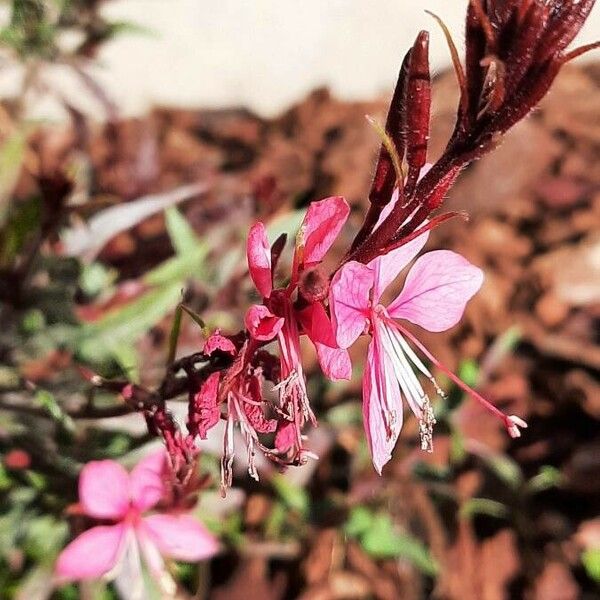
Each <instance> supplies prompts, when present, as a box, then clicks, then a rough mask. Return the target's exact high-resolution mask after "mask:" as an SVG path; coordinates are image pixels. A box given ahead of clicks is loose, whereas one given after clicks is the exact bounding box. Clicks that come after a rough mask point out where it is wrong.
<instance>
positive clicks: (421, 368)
mask: <svg viewBox="0 0 600 600" xmlns="http://www.w3.org/2000/svg"><path fill="white" fill-rule="evenodd" d="M392 323H393V324H394V325H396V322H395V321H392ZM398 340H399V341H400V344H401V345H402V349H403V350H404V352H405V353H406V355H407V356H408V358H409V359H410V360H411V362H412V363H413V365H415V367H417V369H419V371H421V373H423V375H425V377H427V379H429V381H431V383H432V384H433V387H434V388H435V392H436V394H437V395H438V396H439V397H440V398H441V399H442V400H445V399H446V397H447V395H446V392H444V390H443V389H442V388H441V387H440V386H439V384H438V382H437V381H436V379H435V377H434V376H433V375H432V374H431V372H430V371H429V369H428V368H427V367H426V366H425V365H424V364H423V363H422V362H421V359H420V358H419V357H418V356H417V355H416V354H415V352H414V350H413V349H412V348H411V347H410V346H409V345H408V342H407V341H406V340H405V339H404V338H403V337H402V336H401V335H400V333H398Z"/></svg>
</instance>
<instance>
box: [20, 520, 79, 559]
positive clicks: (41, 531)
mask: <svg viewBox="0 0 600 600" xmlns="http://www.w3.org/2000/svg"><path fill="white" fill-rule="evenodd" d="M68 535H69V527H68V525H67V523H66V522H65V521H57V520H56V519H54V518H53V517H51V516H49V515H44V516H40V517H36V518H34V519H31V520H30V521H29V523H28V527H27V535H26V537H25V546H24V549H25V552H26V553H27V555H28V556H29V557H30V558H31V559H32V560H34V561H35V562H38V563H43V564H52V563H53V562H54V558H55V557H56V555H57V554H58V552H59V551H60V550H61V548H62V546H63V544H64V542H65V540H66V539H67V537H68Z"/></svg>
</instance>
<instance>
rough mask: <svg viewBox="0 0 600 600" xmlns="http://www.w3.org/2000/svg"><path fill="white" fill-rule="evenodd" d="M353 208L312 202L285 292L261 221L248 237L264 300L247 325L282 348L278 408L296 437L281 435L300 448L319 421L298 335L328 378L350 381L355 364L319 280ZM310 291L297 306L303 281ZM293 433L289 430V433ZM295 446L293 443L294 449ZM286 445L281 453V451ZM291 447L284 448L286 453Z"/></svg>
mask: <svg viewBox="0 0 600 600" xmlns="http://www.w3.org/2000/svg"><path fill="white" fill-rule="evenodd" d="M349 212H350V209H349V207H348V204H347V202H346V201H345V200H344V199H343V198H341V197H339V196H335V197H331V198H326V199H325V200H321V201H319V202H313V203H312V204H311V205H310V207H309V208H308V211H307V212H306V216H305V218H304V221H303V223H302V225H301V227H300V230H299V231H298V235H297V236H296V246H295V251H294V258H293V263H292V276H291V279H290V282H289V284H288V285H287V286H286V287H282V288H278V289H274V286H273V281H274V276H275V273H274V270H275V266H276V265H275V264H274V262H276V261H275V260H274V257H273V254H274V253H273V250H272V249H271V247H270V245H269V241H268V239H267V232H266V229H265V226H264V225H263V224H262V223H260V222H258V223H256V224H255V225H254V226H253V227H252V228H251V229H250V233H249V235H248V246H247V256H248V267H249V271H250V276H251V278H252V281H253V282H254V285H255V286H256V289H257V290H258V291H259V292H260V294H261V296H262V297H263V304H260V305H255V306H252V307H250V308H249V309H248V312H247V313H246V319H245V324H246V328H247V329H248V331H249V332H250V335H251V336H252V337H253V338H254V339H256V340H258V341H261V342H265V341H270V340H273V339H275V338H276V339H277V341H278V343H279V349H280V362H281V383H280V384H279V390H280V409H281V410H282V411H283V412H284V413H286V414H287V415H288V418H289V420H290V422H292V423H293V424H294V430H295V436H291V435H289V434H288V435H286V436H280V437H279V439H280V440H283V439H284V438H285V439H286V440H288V441H289V442H290V446H289V447H292V446H296V447H297V448H300V446H301V428H302V425H303V424H304V422H305V421H306V420H311V421H313V422H315V418H314V415H313V413H312V411H311V409H310V405H309V402H308V397H307V393H306V383H305V379H304V372H303V369H302V365H301V362H300V335H301V334H302V333H305V334H306V335H307V336H308V337H309V338H310V340H311V341H312V342H313V344H314V346H315V349H316V351H317V355H318V359H319V364H320V365H321V368H322V369H323V372H324V373H325V375H326V376H327V377H329V378H330V379H334V380H336V379H348V378H349V377H350V375H351V370H352V367H351V364H350V358H349V356H348V353H347V351H346V350H345V349H341V348H339V347H338V345H337V343H336V340H335V336H334V334H333V329H332V326H331V322H330V320H329V317H328V315H327V312H326V310H325V308H324V307H323V304H322V300H323V299H324V298H325V297H326V295H327V291H326V289H325V293H324V294H323V295H322V297H321V295H320V293H319V292H320V289H321V287H322V286H321V285H320V283H321V279H322V277H321V276H320V272H319V270H318V264H319V263H320V262H321V261H322V260H323V257H324V256H325V254H326V252H327V251H328V250H329V248H330V247H331V245H332V244H333V242H334V240H335V238H336V237H337V235H338V234H339V232H340V230H341V229H342V227H343V225H344V223H345V222H346V219H347V218H348V214H349ZM301 279H302V281H303V286H304V287H305V288H306V289H307V290H309V291H310V292H314V293H311V294H310V296H311V297H310V298H307V297H303V303H304V304H303V306H302V307H301V308H300V309H298V308H296V307H295V306H294V302H295V300H294V294H295V292H296V290H297V289H298V285H299V282H300V280H301ZM289 431H290V428H288V432H289ZM292 441H295V443H294V444H292ZM286 445H287V443H286V444H284V443H283V442H281V443H280V444H279V445H278V449H279V450H280V451H283V449H284V446H286ZM287 449H289V448H286V449H285V450H287Z"/></svg>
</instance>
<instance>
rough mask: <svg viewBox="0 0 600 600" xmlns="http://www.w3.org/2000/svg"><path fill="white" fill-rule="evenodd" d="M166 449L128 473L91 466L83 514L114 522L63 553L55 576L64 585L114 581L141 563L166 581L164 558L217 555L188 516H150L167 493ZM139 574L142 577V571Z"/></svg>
mask: <svg viewBox="0 0 600 600" xmlns="http://www.w3.org/2000/svg"><path fill="white" fill-rule="evenodd" d="M165 469H166V455H165V452H164V451H162V450H161V451H158V452H155V453H152V454H150V455H149V456H147V457H146V458H144V459H143V460H141V461H140V462H139V463H138V464H137V465H136V467H135V468H134V469H133V470H132V471H131V473H127V471H126V470H125V469H124V468H123V467H122V466H121V465H120V464H119V463H117V462H115V461H112V460H102V461H93V462H90V463H88V464H87V465H86V466H85V467H84V468H83V470H82V471H81V475H80V477H79V503H80V507H81V511H82V513H83V514H84V515H86V516H88V517H91V518H92V519H97V520H100V521H102V522H110V524H103V525H98V526H96V527H92V528H91V529H89V530H87V531H85V532H84V533H82V534H81V535H79V536H78V537H77V538H75V539H74V540H73V541H72V542H71V543H70V544H69V545H68V546H67V547H66V548H65V549H64V550H63V551H62V553H61V554H60V556H59V557H58V561H57V563H56V574H57V576H58V578H59V579H60V580H62V581H69V580H86V579H98V578H100V577H113V576H115V575H116V574H117V572H118V571H119V569H120V567H121V566H122V564H123V563H124V561H126V560H127V564H128V566H129V567H130V568H135V569H137V570H139V569H140V568H141V562H140V561H141V559H142V558H143V560H144V561H145V563H146V565H147V566H148V567H149V569H150V571H151V573H152V574H153V576H154V577H155V578H156V579H157V580H158V581H159V582H162V583H165V582H166V581H168V579H167V578H166V577H165V569H164V561H163V558H162V557H163V556H165V557H168V558H174V559H176V560H184V561H189V562H194V561H200V560H204V559H206V558H208V557H210V556H212V555H213V554H215V552H216V551H217V547H218V546H217V541H216V539H215V538H214V537H213V536H212V534H210V533H209V532H208V531H207V530H206V529H205V528H204V527H203V526H202V525H201V523H200V522H199V521H198V520H197V519H195V518H193V517H191V516H189V515H185V514H164V513H154V514H146V513H147V512H148V511H150V510H152V509H153V508H155V507H156V505H157V504H158V503H159V501H160V500H161V499H162V498H163V496H164V494H165V485H164V481H163V477H164V471H165ZM140 575H141V573H140Z"/></svg>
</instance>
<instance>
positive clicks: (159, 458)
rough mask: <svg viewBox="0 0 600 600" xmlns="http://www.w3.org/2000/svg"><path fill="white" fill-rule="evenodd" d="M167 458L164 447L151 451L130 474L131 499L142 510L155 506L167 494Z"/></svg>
mask: <svg viewBox="0 0 600 600" xmlns="http://www.w3.org/2000/svg"><path fill="white" fill-rule="evenodd" d="M166 458H167V455H166V452H165V451H164V450H163V449H162V448H161V449H160V450H155V451H154V452H150V453H149V454H148V455H147V456H145V457H144V458H143V459H142V460H140V462H139V463H138V464H137V465H136V466H135V467H134V468H133V470H132V471H131V473H130V474H129V493H130V495H131V501H132V503H133V505H134V506H135V507H136V508H138V509H139V510H140V511H141V512H144V511H146V510H148V509H150V508H152V507H153V506H155V505H156V504H157V503H158V501H159V500H160V499H161V498H162V497H163V495H164V494H165V491H166V490H165V481H164V478H165V475H166V474H165V469H166V467H167V462H166Z"/></svg>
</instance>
